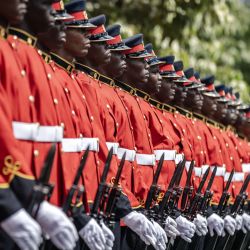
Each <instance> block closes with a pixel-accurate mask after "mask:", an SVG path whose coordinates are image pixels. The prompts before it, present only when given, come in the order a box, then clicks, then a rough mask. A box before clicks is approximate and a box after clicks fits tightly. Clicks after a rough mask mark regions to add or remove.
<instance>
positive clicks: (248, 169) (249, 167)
mask: <svg viewBox="0 0 250 250" xmlns="http://www.w3.org/2000/svg"><path fill="white" fill-rule="evenodd" d="M241 166H242V171H243V172H244V173H250V163H242V165H241Z"/></svg>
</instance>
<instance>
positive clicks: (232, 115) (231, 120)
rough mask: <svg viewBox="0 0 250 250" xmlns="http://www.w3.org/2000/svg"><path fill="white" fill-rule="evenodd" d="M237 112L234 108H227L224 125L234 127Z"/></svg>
mask: <svg viewBox="0 0 250 250" xmlns="http://www.w3.org/2000/svg"><path fill="white" fill-rule="evenodd" d="M238 113H239V111H238V110H236V108H235V107H232V106H229V107H228V109H227V114H226V117H225V119H224V121H225V123H226V124H229V125H234V124H235V123H236V120H237V117H238Z"/></svg>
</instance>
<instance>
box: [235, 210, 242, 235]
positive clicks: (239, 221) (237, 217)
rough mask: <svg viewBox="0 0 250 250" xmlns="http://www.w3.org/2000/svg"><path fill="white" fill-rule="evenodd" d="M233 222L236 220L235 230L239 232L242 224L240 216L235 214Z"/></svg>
mask: <svg viewBox="0 0 250 250" xmlns="http://www.w3.org/2000/svg"><path fill="white" fill-rule="evenodd" d="M235 220H236V230H237V231H239V230H241V228H242V222H243V219H242V216H241V215H239V214H237V215H236V218H235Z"/></svg>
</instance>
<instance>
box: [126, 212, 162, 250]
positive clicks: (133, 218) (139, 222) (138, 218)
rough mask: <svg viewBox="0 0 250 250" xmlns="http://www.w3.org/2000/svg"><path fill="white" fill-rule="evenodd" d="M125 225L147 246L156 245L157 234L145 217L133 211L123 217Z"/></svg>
mask: <svg viewBox="0 0 250 250" xmlns="http://www.w3.org/2000/svg"><path fill="white" fill-rule="evenodd" d="M123 221H124V223H125V224H126V225H127V226H128V227H129V228H130V229H131V230H132V231H134V232H135V233H136V234H138V235H139V237H140V239H141V240H142V241H143V242H144V243H145V244H146V245H153V246H154V245H155V244H156V241H157V240H156V237H155V235H156V232H155V229H154V226H153V224H152V223H151V222H150V221H149V220H148V219H147V218H146V216H145V215H143V214H141V213H138V212H136V211H133V212H131V213H129V214H128V215H126V216H125V217H123Z"/></svg>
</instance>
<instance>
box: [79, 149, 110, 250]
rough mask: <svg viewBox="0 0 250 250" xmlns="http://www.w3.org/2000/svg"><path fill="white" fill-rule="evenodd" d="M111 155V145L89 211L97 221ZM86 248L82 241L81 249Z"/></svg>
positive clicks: (101, 216) (104, 194) (101, 217)
mask: <svg viewBox="0 0 250 250" xmlns="http://www.w3.org/2000/svg"><path fill="white" fill-rule="evenodd" d="M112 156H113V147H111V148H110V150H109V152H108V157H107V160H106V162H105V165H104V170H103V172H102V176H101V181H100V183H99V186H98V189H97V191H96V195H95V200H94V204H93V207H92V209H91V213H90V215H91V217H93V218H94V219H96V220H97V221H98V222H100V221H101V220H102V219H103V211H102V209H100V208H101V206H103V204H104V201H103V200H104V197H105V196H106V194H107V189H108V185H107V183H106V180H107V176H108V172H109V169H110V165H111V161H112ZM99 210H100V212H99ZM86 249H89V248H88V247H87V245H86V244H85V243H84V242H83V244H82V246H81V250H86Z"/></svg>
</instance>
